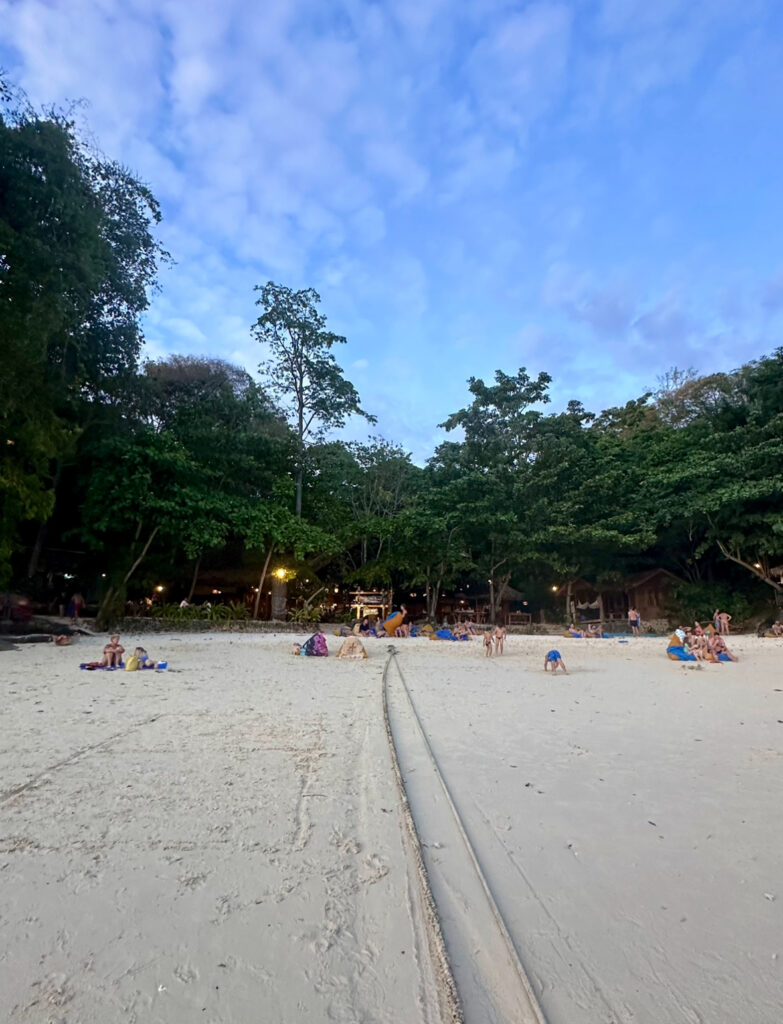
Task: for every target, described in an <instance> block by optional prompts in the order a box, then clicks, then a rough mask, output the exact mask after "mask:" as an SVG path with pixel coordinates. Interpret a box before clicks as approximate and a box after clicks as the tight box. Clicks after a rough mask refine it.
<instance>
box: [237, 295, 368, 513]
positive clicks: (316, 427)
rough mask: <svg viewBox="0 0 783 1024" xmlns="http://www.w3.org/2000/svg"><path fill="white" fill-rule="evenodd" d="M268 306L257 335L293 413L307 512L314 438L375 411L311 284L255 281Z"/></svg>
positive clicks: (267, 367)
mask: <svg viewBox="0 0 783 1024" xmlns="http://www.w3.org/2000/svg"><path fill="white" fill-rule="evenodd" d="M256 291H260V292H261V298H260V299H258V301H257V302H256V305H258V306H261V307H262V309H263V312H262V313H261V315H260V316H259V318H258V320H257V321H256V323H255V325H254V326H253V334H254V336H255V338H256V340H257V341H259V342H260V343H261V344H263V345H266V346H267V347H268V349H269V352H270V357H269V359H267V360H265V361H264V362H263V363H261V365H260V370H261V372H262V373H263V374H264V375H265V377H266V380H267V381H268V386H269V389H270V391H271V393H272V394H273V395H274V396H275V398H277V399H278V400H279V401H281V402H282V403H283V405H284V408H285V409H286V411H287V412H289V414H290V418H291V423H292V426H293V430H294V433H295V435H296V441H297V459H296V472H295V484H296V500H295V508H296V515H297V516H301V514H302V487H303V480H304V467H305V453H306V448H307V446H308V444H309V443H311V442H313V441H317V440H320V439H322V438H323V437H324V435H325V433H326V431H327V430H330V429H335V428H338V427H342V426H344V424H345V421H346V420H347V418H348V417H349V416H351V415H357V416H363V417H364V418H365V419H366V420H368V421H369V422H370V423H374V422H375V417H374V416H370V415H369V414H368V413H366V412H365V411H364V410H363V409H362V408H361V405H360V404H359V394H358V392H357V391H356V388H355V387H354V386H353V384H351V382H350V381H349V380H346V379H345V377H344V376H343V371H342V368H341V367H340V366H338V364H337V361H336V360H335V358H334V356H333V355H332V352H331V349H332V348H333V346H334V345H341V344H345V338H343V337H341V336H340V335H338V334H334V333H332V332H331V331H327V330H326V317H325V316H324V315H323V314H322V313H320V312H319V311H318V308H317V307H318V304H319V303H320V301H321V297H320V296H319V295H318V293H317V292H316V291H315V290H314V289H312V288H306V289H303V290H301V291H293V289H291V288H287V287H285V286H284V285H279V284H275V283H274V282H272V281H269V282H267V284H265V285H263V286H261V285H258V286H257V287H256Z"/></svg>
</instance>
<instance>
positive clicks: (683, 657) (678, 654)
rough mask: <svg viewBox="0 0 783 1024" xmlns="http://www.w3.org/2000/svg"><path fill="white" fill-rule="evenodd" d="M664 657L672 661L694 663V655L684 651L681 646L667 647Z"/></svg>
mask: <svg viewBox="0 0 783 1024" xmlns="http://www.w3.org/2000/svg"><path fill="white" fill-rule="evenodd" d="M666 655H667V657H668V658H671V660H672V661H696V655H695V654H691V653H690V652H689V651H686V650H685V648H684V647H683V646H682V645H680V646H677V647H674V646H672V647H667V648H666Z"/></svg>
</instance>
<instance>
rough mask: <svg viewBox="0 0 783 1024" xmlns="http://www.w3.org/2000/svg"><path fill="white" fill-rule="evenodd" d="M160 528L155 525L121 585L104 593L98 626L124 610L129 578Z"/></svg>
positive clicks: (97, 621)
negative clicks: (122, 605)
mask: <svg viewBox="0 0 783 1024" xmlns="http://www.w3.org/2000/svg"><path fill="white" fill-rule="evenodd" d="M159 529H160V527H159V526H155V527H153V529H152V532H151V533H150V535H149V537H148V538H147V542H146V544H145V545H144V547H143V548H142V550H141V554H140V555H139V557H138V558H137V559H136V561H135V562H134V563H133V565H132V566H131V567H130V569H128V571H127V572H126V573H125V575H124V576H123V578H122V582H121V583H120V585H119V586H116V587H114V586H112V587H109V589H108V590H107V591H106V593H105V594H104V596H103V600H102V601H101V603H100V607H99V608H98V614H97V616H96V625H97V626H98V628H99V629H103V627H104V626H107V625H109V623H110V621H111V620H112V619H113V618H115V617H117V616H119V614H120V612H121V611H122V608H121V607H120V602H122V603H123V604H124V602H125V587H126V586H127V584H128V580H129V579H130V578H131V576H132V575H133V574H134V572H136V570H137V569H138V567H139V566H140V565H141V563H142V562H143V561H144V559H145V558H146V556H147V552H148V551H149V549H150V546H151V544H152V542H153V540H155V537H156V536H157V533H158V530H159ZM139 532H140V531H137V534H136V536H137V537H138V535H139Z"/></svg>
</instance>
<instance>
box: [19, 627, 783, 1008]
mask: <svg viewBox="0 0 783 1024" xmlns="http://www.w3.org/2000/svg"><path fill="white" fill-rule="evenodd" d="M124 639H125V641H126V647H127V646H130V645H131V644H132V642H133V638H124ZM291 639H292V638H291V637H290V636H277V637H275V636H253V635H248V636H239V637H230V636H225V635H219V636H217V635H216V636H207V637H203V636H197V637H194V636H188V637H184V636H166V637H156V638H155V640H154V647H153V640H152V638H149V639H148V646H149V648H150V653H151V654H152V656H153V657H155V656H161V655H162V656H167V657H168V659H169V663H170V665H171V667H172V669H173V671H171V672H169V673H166V674H162V673H161V674H156V673H133V674H130V673H121V672H114V673H88V672H80V671H79V669H78V667H77V666H78V662H79V661H81V660H90V659H91V658H92V657H94V656H95V653H94V652H96V651H98V650H99V649H100V647H102V645H103V640H102V639H97V638H96V639H95V640H84V641H82V642H80V643H79V645H78V646H75V647H73V648H64V649H53V648H51V647H49V646H27V647H23V648H20V649H19V650H18V651H15V652H7V653H3V654H0V680H1V682H0V694H2V728H1V730H0V791H2V792H1V793H0V798H1V799H2V803H1V804H0V808H1V809H0V1019H2V1020H8V1021H10V1022H13V1024H23V1022H24V1024H29V1022H35V1024H39V1022H40V1024H44V1022H45V1024H93V1022H94V1024H112V1022H115V1021H116V1022H134V1021H139V1022H142V1021H144V1022H152V1024H157V1022H165V1024H190V1022H192V1021H202V1020H203V1021H207V1022H216V1024H217V1022H220V1024H234V1022H236V1024H239V1022H242V1024H249V1022H254V1024H255V1022H263V1024H277V1022H280V1024H283V1022H286V1024H287V1022H291V1021H307V1020H310V1021H314V1022H315V1021H318V1022H320V1021H328V1020H336V1021H346V1022H356V1024H358V1022H362V1024H365V1022H366V1024H373V1022H387V1021H388V1022H392V1021H395V1022H397V1021H399V1022H406V1024H407V1022H411V1024H417V1022H424V1024H435V1022H440V1021H441V1019H442V1017H441V1013H440V1010H439V1002H438V986H437V984H436V981H435V970H434V968H433V966H432V958H431V956H430V949H429V946H428V942H427V938H426V934H425V928H424V925H423V913H422V909H421V907H422V901H421V897H420V893H419V888H418V881H417V878H416V874H415V870H414V867H413V866H412V858H411V855H410V850H409V849H408V847H407V846H406V843H405V838H404V835H403V829H402V827H401V820H402V819H401V815H400V808H399V803H398V798H397V793H396V789H395V783H394V779H393V775H392V771H391V763H390V756H389V752H388V748H387V743H386V736H385V732H384V725H383V720H382V714H381V673H382V668H383V665H384V661H385V657H386V644H385V643H383V642H382V641H375V642H371V643H368V645H367V646H368V650H369V652H370V654H371V658H370V660H369V661H365V662H340V661H336V660H335V659H332V658H330V659H328V660H321V659H303V658H299V659H294V658H292V657H290V655H289V654H288V649H289V647H290V642H291ZM128 641H130V643H129V642H128ZM338 644H339V641H338V640H337V639H336V638H334V637H331V636H330V637H329V646H330V651H331V652H332V653H334V652H335V651H336V649H337V646H338ZM549 646H551V643H550V642H548V641H547V640H546V638H538V637H512V638H510V639H509V641H508V646H507V650H506V653H505V654H504V656H503V657H501V658H495V659H492V660H487V659H485V657H484V652H483V650H482V648H481V644H480V642H479V641H477V640H474V641H472V642H471V643H469V644H448V643H439V644H436V643H431V642H428V641H424V640H408V641H398V642H397V649H398V651H399V655H398V663H399V666H400V668H401V670H402V673H403V675H404V678H405V680H406V682H407V684H408V686H409V688H410V691H411V693H412V695H413V698H414V701H415V704H416V707H417V710H418V713H419V715H420V718H421V721H422V724H423V725H424V729H425V731H426V733H427V735H428V738H429V741H430V743H431V746H432V750H433V752H434V755H435V757H436V760H437V762H438V764H439V766H440V768H441V771H442V773H443V777H444V779H446V780H447V782H448V786H449V788H450V791H451V792H452V794H453V796H454V802H455V804H456V806H457V809H458V811H459V814H460V816H461V818H462V820H463V823H464V826H465V830H466V832H467V834H468V836H469V838H470V840H471V843H472V845H473V849H474V851H475V856H476V857H477V859H478V861H479V862H480V865H481V867H482V869H483V871H484V873H485V876H486V878H487V880H488V882H489V885H490V887H491V890H492V892H493V894H494V896H495V898H496V901H497V904H498V906H499V908H500V910H501V913H502V915H503V918H504V920H505V923H506V926H507V928H508V931H509V933H510V935H511V937H512V939H513V942H514V944H515V945H516V947H517V949H518V950H519V953H520V957H521V959H522V960H523V962H524V966H525V968H526V969H527V972H528V975H529V977H530V980H531V982H532V985H533V989H534V991H535V993H536V995H537V996H538V998H539V1000H540V1003H541V1005H542V1007H543V1009H544V1012H545V1014H546V1018H547V1020H548V1021H550V1022H551V1024H576V1022H580V1024H581V1022H589V1024H592V1022H596V1024H610V1022H614V1024H647V1022H650V1024H680V1022H682V1024H702V1022H703V1024H729V1022H731V1024H735V1022H738V1021H741V1022H748V1024H778V1022H779V1021H780V1020H781V1019H783V1010H782V1009H781V1008H782V1007H783V914H782V913H781V907H783V883H781V852H780V851H781V847H782V846H783V817H781V814H780V792H781V781H783V780H782V778H781V776H782V774H783V692H781V691H783V643H778V642H776V641H769V640H768V641H762V640H757V639H756V638H739V639H737V640H736V642H735V643H734V644H733V646H734V647H735V648H736V650H737V652H738V653H739V654H740V656H741V658H742V660H741V662H740V664H738V665H722V666H707V667H705V668H703V669H702V670H691V669H690V668H688V667H685V666H682V665H678V664H675V663H672V662H669V661H668V660H666V659H665V657H664V655H663V644H662V642H661V641H660V640H659V641H654V640H647V639H642V640H638V641H632V642H630V643H627V644H619V643H618V642H617V641H614V640H604V641H598V640H565V639H564V640H558V641H557V646H558V647H559V649H560V650H561V651H562V653H563V655H564V658H565V660H566V663H567V665H568V668H569V675H568V676H559V677H557V678H555V679H552V678H550V677H549V676H548V675H547V676H546V677H545V676H544V674H543V672H542V670H541V669H542V663H543V656H544V652H545V651H546V650H547V649H548V647H549ZM434 821H435V819H434V818H433V819H432V821H428V820H427V818H426V816H425V818H424V820H420V821H419V822H418V827H419V831H420V834H421V837H422V839H423V840H424V842H426V843H427V848H428V849H429V850H430V851H434V853H431V854H430V856H431V865H432V866H431V870H432V871H437V865H438V857H439V856H441V855H442V856H443V857H444V858H445V855H446V852H447V851H443V853H442V854H441V851H440V850H439V845H440V843H441V842H442V840H443V836H441V835H438V836H434V835H432V834H431V831H432V828H434V824H433V822H434ZM438 827H440V826H438ZM448 842H451V840H450V839H449V840H448ZM434 883H435V884H434V885H433V888H434V889H435V890H436V891H437V880H435V879H434ZM443 884H445V883H441V886H442V885H443ZM448 884H451V883H448ZM471 899H473V897H471ZM464 909H465V917H466V919H470V918H471V911H472V907H471V906H470V905H467V906H465V907H464ZM476 916H478V908H477V907H476ZM447 939H448V936H447Z"/></svg>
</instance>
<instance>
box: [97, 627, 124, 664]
mask: <svg viewBox="0 0 783 1024" xmlns="http://www.w3.org/2000/svg"><path fill="white" fill-rule="evenodd" d="M124 653H125V648H124V647H123V646H122V644H121V643H120V638H119V635H118V634H117V633H115V634H114V636H110V637H109V642H108V643H107V644H106V646H105V647H104V648H103V662H102V664H103V665H105V666H107V667H108V668H119V666H120V665H121V664H122V656H123V654H124Z"/></svg>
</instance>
